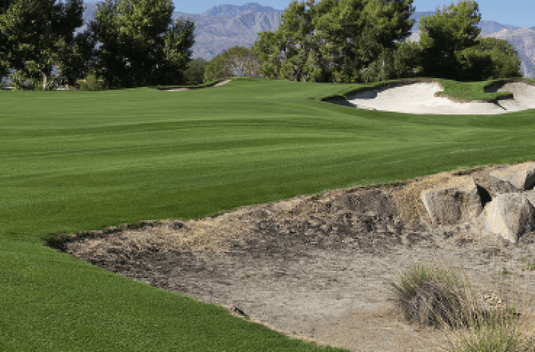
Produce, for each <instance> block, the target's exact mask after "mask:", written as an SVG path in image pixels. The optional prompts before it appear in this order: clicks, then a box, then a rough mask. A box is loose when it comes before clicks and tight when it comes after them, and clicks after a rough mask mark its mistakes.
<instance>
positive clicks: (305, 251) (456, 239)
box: [56, 166, 535, 352]
mask: <svg viewBox="0 0 535 352" xmlns="http://www.w3.org/2000/svg"><path fill="white" fill-rule="evenodd" d="M496 167H499V166H496ZM492 170H493V167H487V168H484V169H476V170H475V171H470V172H471V173H470V175H471V176H472V177H474V178H477V177H479V176H480V175H481V177H484V176H485V175H487V173H489V172H491V171H492ZM452 174H453V175H460V174H463V173H453V172H452ZM443 177H444V173H442V174H437V175H430V176H426V177H424V178H417V179H414V180H408V181H406V182H405V183H403V184H401V185H372V186H365V187H353V188H347V189H339V190H333V191H328V192H324V193H323V194H321V195H306V196H300V197H296V198H292V199H289V200H283V201H279V202H275V203H266V204H260V205H252V206H246V207H242V208H239V209H237V210H234V211H231V212H228V213H225V214H223V215H221V216H217V217H213V218H205V219H199V220H191V221H180V220H164V221H161V222H159V221H147V222H144V223H140V224H138V226H130V227H128V228H124V229H118V228H114V229H109V230H102V231H95V232H93V233H90V234H80V235H74V236H65V237H66V238H67V237H68V238H70V240H69V241H65V242H63V243H61V246H59V245H57V246H56V248H61V249H62V250H63V251H64V252H66V253H69V254H71V255H72V256H74V257H76V258H80V259H83V260H85V261H87V262H89V263H91V264H93V265H97V266H100V267H103V268H105V269H107V270H110V271H112V272H115V273H118V274H120V275H123V276H125V277H129V278H132V279H134V280H138V281H144V282H146V283H147V284H149V285H152V286H154V287H157V288H161V289H165V290H170V291H175V292H180V293H181V294H184V295H187V296H190V297H192V298H196V299H199V300H200V301H203V302H207V303H215V304H219V305H221V306H223V307H226V308H228V310H229V314H233V315H235V316H237V317H242V318H245V317H244V315H243V314H245V315H246V316H248V318H250V320H251V321H253V322H257V323H261V324H263V325H265V326H267V327H269V328H271V329H273V330H277V331H280V332H282V333H284V334H286V335H287V336H289V337H292V338H300V339H303V340H306V341H316V342H318V343H320V344H328V345H331V346H338V347H345V348H347V349H349V350H350V351H364V350H365V351H370V350H381V351H393V352H401V351H410V350H412V351H422V352H423V351H438V350H441V349H440V348H439V345H441V344H443V343H444V342H445V340H444V338H445V336H444V333H443V332H441V331H440V330H433V329H425V328H421V327H417V326H412V325H410V324H408V323H406V322H405V321H404V320H403V319H402V318H400V317H399V316H398V315H396V314H395V311H394V309H393V306H392V303H391V302H389V298H391V297H392V296H391V292H390V291H389V288H390V283H392V282H393V280H395V279H396V278H397V275H398V273H399V271H404V270H407V269H409V268H411V267H412V266H413V265H416V264H420V263H426V262H427V263H437V264H439V265H443V264H445V263H448V264H450V265H452V266H453V267H459V266H462V267H463V268H464V270H465V271H466V273H467V275H468V277H469V278H470V280H471V282H472V283H474V286H476V287H477V288H478V289H480V290H481V291H480V292H482V293H485V294H487V293H489V294H490V293H491V292H492V291H491V290H492V289H493V287H494V284H495V283H494V282H490V281H489V275H494V276H492V277H494V278H496V280H502V282H501V284H502V285H503V287H504V289H505V291H506V292H508V291H510V290H513V291H514V288H515V287H516V286H515V284H516V281H515V280H516V278H518V277H521V278H522V282H524V276H525V277H526V278H527V279H530V280H529V290H527V291H526V294H528V295H530V297H529V298H531V299H535V282H534V281H535V280H533V279H535V277H533V275H532V274H530V273H529V272H527V273H526V272H524V271H523V269H522V268H523V267H525V262H524V261H522V259H523V258H524V259H526V260H528V261H529V262H533V261H534V259H533V255H532V253H534V251H535V232H530V233H527V234H525V235H524V236H523V237H522V238H521V239H520V241H519V242H518V243H517V244H516V245H512V244H510V243H509V242H508V241H505V240H503V239H501V238H499V237H497V236H496V237H492V236H488V235H482V234H481V233H480V232H479V229H478V228H477V226H475V225H474V226H472V225H467V224H462V225H456V226H450V227H442V228H435V227H431V226H427V225H426V224H425V222H417V221H416V222H413V220H414V219H411V218H410V217H407V216H406V214H413V213H414V212H415V211H414V209H416V208H417V207H415V206H414V204H412V202H414V201H415V199H418V198H419V197H415V198H414V197H409V196H407V195H410V194H413V193H415V190H416V193H418V192H419V190H420V188H421V186H422V184H436V183H437V182H439V181H438V180H442V178H443ZM485 177H486V176H485ZM419 187H420V188H419ZM416 201H417V200H416ZM404 214H405V215H404ZM471 226H472V227H471ZM511 258H516V259H515V260H512V259H511ZM505 266H507V270H508V271H509V272H511V273H513V275H508V276H507V277H503V276H500V270H502V268H504V267H505ZM527 279H526V280H527ZM527 284H528V282H527V281H526V285H527ZM523 285H524V284H523ZM523 285H522V286H523ZM517 294H518V296H517V297H521V294H523V292H521V293H517ZM240 312H243V313H241V314H240Z"/></svg>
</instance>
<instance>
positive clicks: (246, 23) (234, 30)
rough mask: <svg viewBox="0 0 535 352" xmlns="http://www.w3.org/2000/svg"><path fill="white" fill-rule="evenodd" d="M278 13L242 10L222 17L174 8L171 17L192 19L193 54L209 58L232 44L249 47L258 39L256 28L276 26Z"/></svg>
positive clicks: (272, 27)
mask: <svg viewBox="0 0 535 352" xmlns="http://www.w3.org/2000/svg"><path fill="white" fill-rule="evenodd" d="M281 14H282V12H257V11H255V10H246V11H245V12H242V13H241V14H240V15H238V16H236V17H223V16H206V15H191V14H186V13H179V12H177V13H174V14H173V21H176V20H177V19H178V18H184V19H186V18H187V19H190V20H192V21H194V22H195V44H194V45H193V57H202V58H204V59H206V60H211V59H213V58H214V57H215V56H216V55H218V54H220V53H222V52H223V51H224V50H226V49H229V48H231V47H233V46H237V45H238V46H245V47H250V46H251V45H252V44H253V43H254V41H255V40H256V39H258V35H257V34H258V32H263V31H275V30H277V28H279V25H280V16H281Z"/></svg>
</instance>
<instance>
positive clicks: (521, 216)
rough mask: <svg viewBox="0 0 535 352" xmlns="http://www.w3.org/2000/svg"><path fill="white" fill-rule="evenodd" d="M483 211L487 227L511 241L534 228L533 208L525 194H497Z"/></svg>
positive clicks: (534, 211) (514, 241)
mask: <svg viewBox="0 0 535 352" xmlns="http://www.w3.org/2000/svg"><path fill="white" fill-rule="evenodd" d="M485 212H486V214H485V218H486V220H487V224H488V227H489V229H490V230H491V231H492V232H494V233H496V234H498V235H500V236H502V237H503V238H505V239H506V240H509V241H511V242H512V243H516V242H517V241H518V238H519V237H520V236H521V235H522V234H524V233H525V232H528V231H532V230H533V229H534V228H535V208H534V207H533V205H532V204H531V203H530V202H529V200H528V197H526V195H525V194H521V193H510V194H499V195H498V196H496V197H495V198H494V199H493V200H492V201H491V202H490V203H489V204H488V205H487V207H486V208H485Z"/></svg>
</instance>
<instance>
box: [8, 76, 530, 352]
mask: <svg viewBox="0 0 535 352" xmlns="http://www.w3.org/2000/svg"><path fill="white" fill-rule="evenodd" d="M357 87H358V85H341V84H319V83H297V82H282V81H271V80H257V79H237V80H234V81H232V82H230V83H228V84H225V85H224V86H220V87H217V88H206V89H198V90H191V91H180V92H161V91H158V90H157V89H152V88H138V89H125V90H110V91H103V92H81V91H61V92H60V91H57V92H24V91H22V92H20V91H0V306H1V314H0V350H2V351H40V352H41V351H218V352H222V351H266V352H267V351H343V349H338V348H330V347H325V348H320V347H318V346H314V345H313V344H311V343H306V342H303V341H300V340H292V339H289V338H287V337H286V336H284V335H283V334H280V333H278V332H275V331H271V330H269V329H268V328H266V327H264V326H262V325H259V324H254V323H250V322H247V321H245V320H242V319H238V318H235V317H232V316H230V315H229V314H228V313H227V311H226V310H225V309H223V308H222V307H219V306H216V305H209V304H205V303H202V302H198V301H195V300H193V299H191V298H189V297H186V296H183V295H181V294H179V293H174V292H167V291H163V290H158V289H156V288H153V287H151V286H149V285H147V284H145V283H142V282H136V281H133V280H130V279H126V278H124V277H122V276H120V275H117V274H114V273H111V272H108V271H106V270H104V269H101V268H98V267H94V266H92V265H90V264H88V263H86V262H83V261H81V260H77V259H74V258H72V257H70V256H68V255H67V254H64V253H60V252H58V251H57V250H55V249H52V248H49V247H46V246H45V238H47V236H48V235H50V234H58V233H72V232H83V231H90V230H96V229H102V228H104V227H108V226H117V225H120V224H124V223H127V224H134V223H137V222H139V221H142V220H161V219H184V220H185V219H192V218H201V217H204V216H208V215H214V214H218V213H221V212H223V211H226V210H230V209H235V208H237V207H239V206H242V205H249V204H257V203H263V202H269V201H275V200H279V199H285V198H290V197H293V196H296V195H300V194H312V193H318V192H321V191H325V190H329V189H335V188H341V187H349V186H356V185H364V184H374V183H388V182H393V181H396V180H404V179H407V178H412V177H416V176H422V175H427V174H432V173H436V172H440V171H446V170H453V169H457V168H460V167H472V166H476V165H486V164H501V163H514V162H522V161H528V160H533V159H535V157H534V153H533V150H534V147H535V138H533V132H534V131H535V113H534V111H533V110H526V111H522V112H513V113H508V114H502V115H477V116H476V115H411V114H402V113H393V112H381V111H368V110H359V109H355V108H351V107H345V106H338V105H334V104H331V103H328V102H322V101H321V98H322V97H325V96H331V95H336V94H339V93H341V92H346V91H349V90H351V89H353V88H357Z"/></svg>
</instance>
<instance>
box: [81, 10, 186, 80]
mask: <svg viewBox="0 0 535 352" xmlns="http://www.w3.org/2000/svg"><path fill="white" fill-rule="evenodd" d="M173 10H174V6H173V3H172V1H171V0H106V1H105V2H104V3H102V4H99V5H98V6H97V11H96V13H95V19H94V20H93V21H92V22H91V23H90V24H89V27H90V30H91V32H92V33H93V36H94V39H95V41H97V42H99V43H100V46H99V48H98V49H97V52H96V56H97V58H98V60H97V67H98V69H99V71H98V72H99V74H100V75H102V76H103V77H104V78H105V80H106V82H107V84H109V85H110V86H112V87H137V86H144V85H149V84H176V83H182V81H183V79H184V78H183V72H184V70H185V69H186V67H187V64H188V62H189V61H191V54H192V52H191V47H192V46H193V44H194V36H193V31H194V28H195V26H194V24H193V22H192V21H190V20H182V19H179V20H177V21H176V22H175V23H172V19H171V16H172V14H173Z"/></svg>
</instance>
